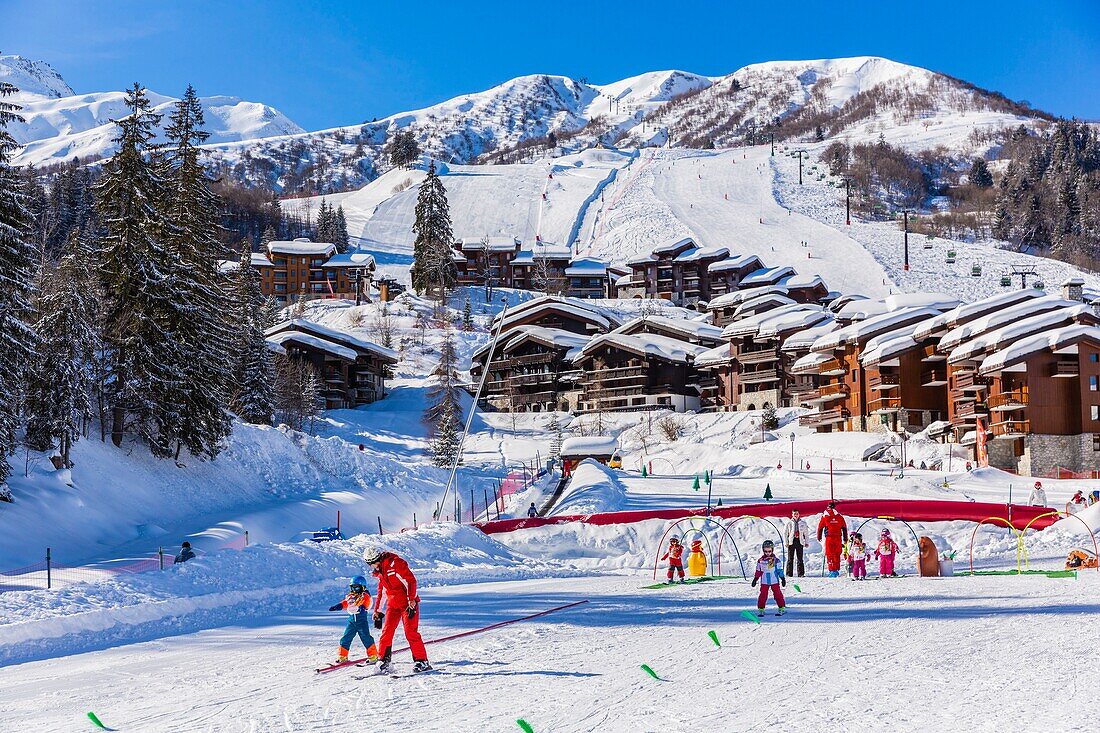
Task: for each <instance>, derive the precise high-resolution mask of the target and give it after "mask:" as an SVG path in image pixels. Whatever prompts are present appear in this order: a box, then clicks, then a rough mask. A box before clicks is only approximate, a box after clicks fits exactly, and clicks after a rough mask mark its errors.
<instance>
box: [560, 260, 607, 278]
mask: <svg viewBox="0 0 1100 733" xmlns="http://www.w3.org/2000/svg"><path fill="white" fill-rule="evenodd" d="M565 274H566V276H567V277H603V276H604V275H606V274H607V263H606V262H604V261H602V260H597V259H596V258H594V257H578V258H577V259H575V260H573V261H572V262H570V263H569V267H567V268H565Z"/></svg>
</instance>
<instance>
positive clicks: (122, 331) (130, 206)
mask: <svg viewBox="0 0 1100 733" xmlns="http://www.w3.org/2000/svg"><path fill="white" fill-rule="evenodd" d="M125 101H126V106H127V108H128V109H129V113H128V114H127V115H126V116H124V117H123V118H122V119H121V120H119V121H118V123H117V125H118V135H117V136H116V137H115V143H116V144H117V145H118V153H116V155H115V156H114V157H113V158H111V159H110V160H109V161H108V162H107V163H106V164H105V165H104V169H103V175H102V176H101V177H100V179H99V182H98V183H97V184H96V186H95V188H94V194H95V199H96V205H97V209H98V214H99V220H100V224H101V228H102V236H101V238H100V240H99V251H98V264H99V276H100V280H101V282H102V284H103V290H104V301H105V302H104V310H103V341H104V346H105V348H106V350H107V352H108V374H107V376H106V379H105V390H104V391H105V395H104V397H105V401H106V403H107V406H108V409H109V412H110V417H109V419H110V434H111V441H112V442H113V443H114V444H115V445H121V444H122V441H123V438H124V437H125V436H126V435H128V434H129V435H133V436H136V437H138V438H140V439H142V440H144V441H145V442H146V443H147V444H148V446H149V449H150V450H151V451H152V453H153V454H154V455H156V456H159V457H168V456H171V455H172V454H173V452H174V445H173V444H174V441H175V440H176V438H177V436H178V435H179V428H180V405H179V399H178V395H179V390H180V385H181V380H182V375H180V374H179V373H178V372H177V367H178V365H179V364H181V363H182V361H183V359H182V357H181V356H180V344H179V342H178V341H177V339H176V335H175V334H174V333H173V332H172V330H171V328H172V324H176V323H178V322H179V321H180V319H181V318H182V314H181V312H180V310H179V309H178V307H177V299H176V296H175V295H174V287H175V282H174V275H175V273H176V272H177V271H178V269H179V267H178V265H177V263H176V262H175V260H174V257H173V255H172V254H171V253H170V252H169V251H168V247H166V246H165V244H166V242H167V240H168V239H169V236H168V235H169V231H168V230H169V227H168V225H167V224H166V221H165V216H164V212H163V211H162V208H163V207H164V206H165V200H166V199H167V198H168V197H169V190H168V186H167V185H166V182H165V180H164V177H163V175H162V169H163V165H162V164H161V162H160V160H159V156H157V155H156V152H155V150H154V149H153V147H152V141H153V138H154V136H155V129H156V125H157V124H158V123H159V122H160V115H159V114H157V113H155V112H154V111H153V107H152V105H151V104H150V102H149V98H148V96H147V95H146V93H145V90H144V89H142V88H141V86H140V85H138V84H134V86H133V87H132V88H131V89H129V90H127V92H126V99H125Z"/></svg>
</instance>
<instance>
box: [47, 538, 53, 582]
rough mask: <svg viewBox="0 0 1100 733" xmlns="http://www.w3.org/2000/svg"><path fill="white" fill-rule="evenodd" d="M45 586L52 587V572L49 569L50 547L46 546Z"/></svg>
mask: <svg viewBox="0 0 1100 733" xmlns="http://www.w3.org/2000/svg"><path fill="white" fill-rule="evenodd" d="M46 587H47V588H52V587H53V573H52V572H51V571H50V548H48V547H47V548H46Z"/></svg>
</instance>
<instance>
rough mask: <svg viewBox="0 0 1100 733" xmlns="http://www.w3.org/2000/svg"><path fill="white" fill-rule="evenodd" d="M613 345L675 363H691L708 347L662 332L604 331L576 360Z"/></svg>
mask: <svg viewBox="0 0 1100 733" xmlns="http://www.w3.org/2000/svg"><path fill="white" fill-rule="evenodd" d="M605 344H606V345H611V346H615V347H618V348H620V349H623V350H625V351H630V352H633V353H635V354H640V355H644V356H652V357H655V358H657V359H662V360H664V361H669V362H673V363H680V364H689V363H691V362H692V361H693V360H694V359H695V357H696V356H699V355H700V354H702V353H703V352H704V351H707V347H705V346H698V345H696V344H689V343H688V342H686V341H680V340H679V339H674V338H669V337H668V336H662V335H660V334H654V333H645V334H639V335H627V334H624V333H614V332H613V333H604V334H600V335H599V336H595V337H593V338H592V340H591V341H589V342H588V344H587V345H585V346H584V348H582V349H581V352H580V354H578V355H577V357H576V358H574V361H582V360H583V359H585V358H586V357H588V356H590V355H591V354H592V353H593V352H594V351H596V350H597V349H599V348H600V347H601V346H604V345H605Z"/></svg>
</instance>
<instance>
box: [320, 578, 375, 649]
mask: <svg viewBox="0 0 1100 733" xmlns="http://www.w3.org/2000/svg"><path fill="white" fill-rule="evenodd" d="M370 609H371V599H370V592H369V591H367V579H366V578H365V577H363V576H362V575H356V576H355V577H354V578H352V579H351V583H350V584H349V585H348V594H347V595H346V596H344V600H342V601H340V602H339V603H337V604H336V605H334V606H330V607H329V609H328V610H330V611H340V610H344V611H347V612H348V625H347V626H346V627H345V628H344V635H343V636H341V637H340V654H339V656H337V657H336V663H337V664H343V663H344V662H347V661H348V650H349V649H350V648H351V642H353V641H354V640H355V637H356V636H358V637H359V640H360V641H362V642H363V647H364V648H365V649H366V650H367V660H368V661H370V662H376V661H378V647H376V646H375V645H374V637H373V636H372V635H371V633H370V625H371V620H372V618H371V610H370Z"/></svg>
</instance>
